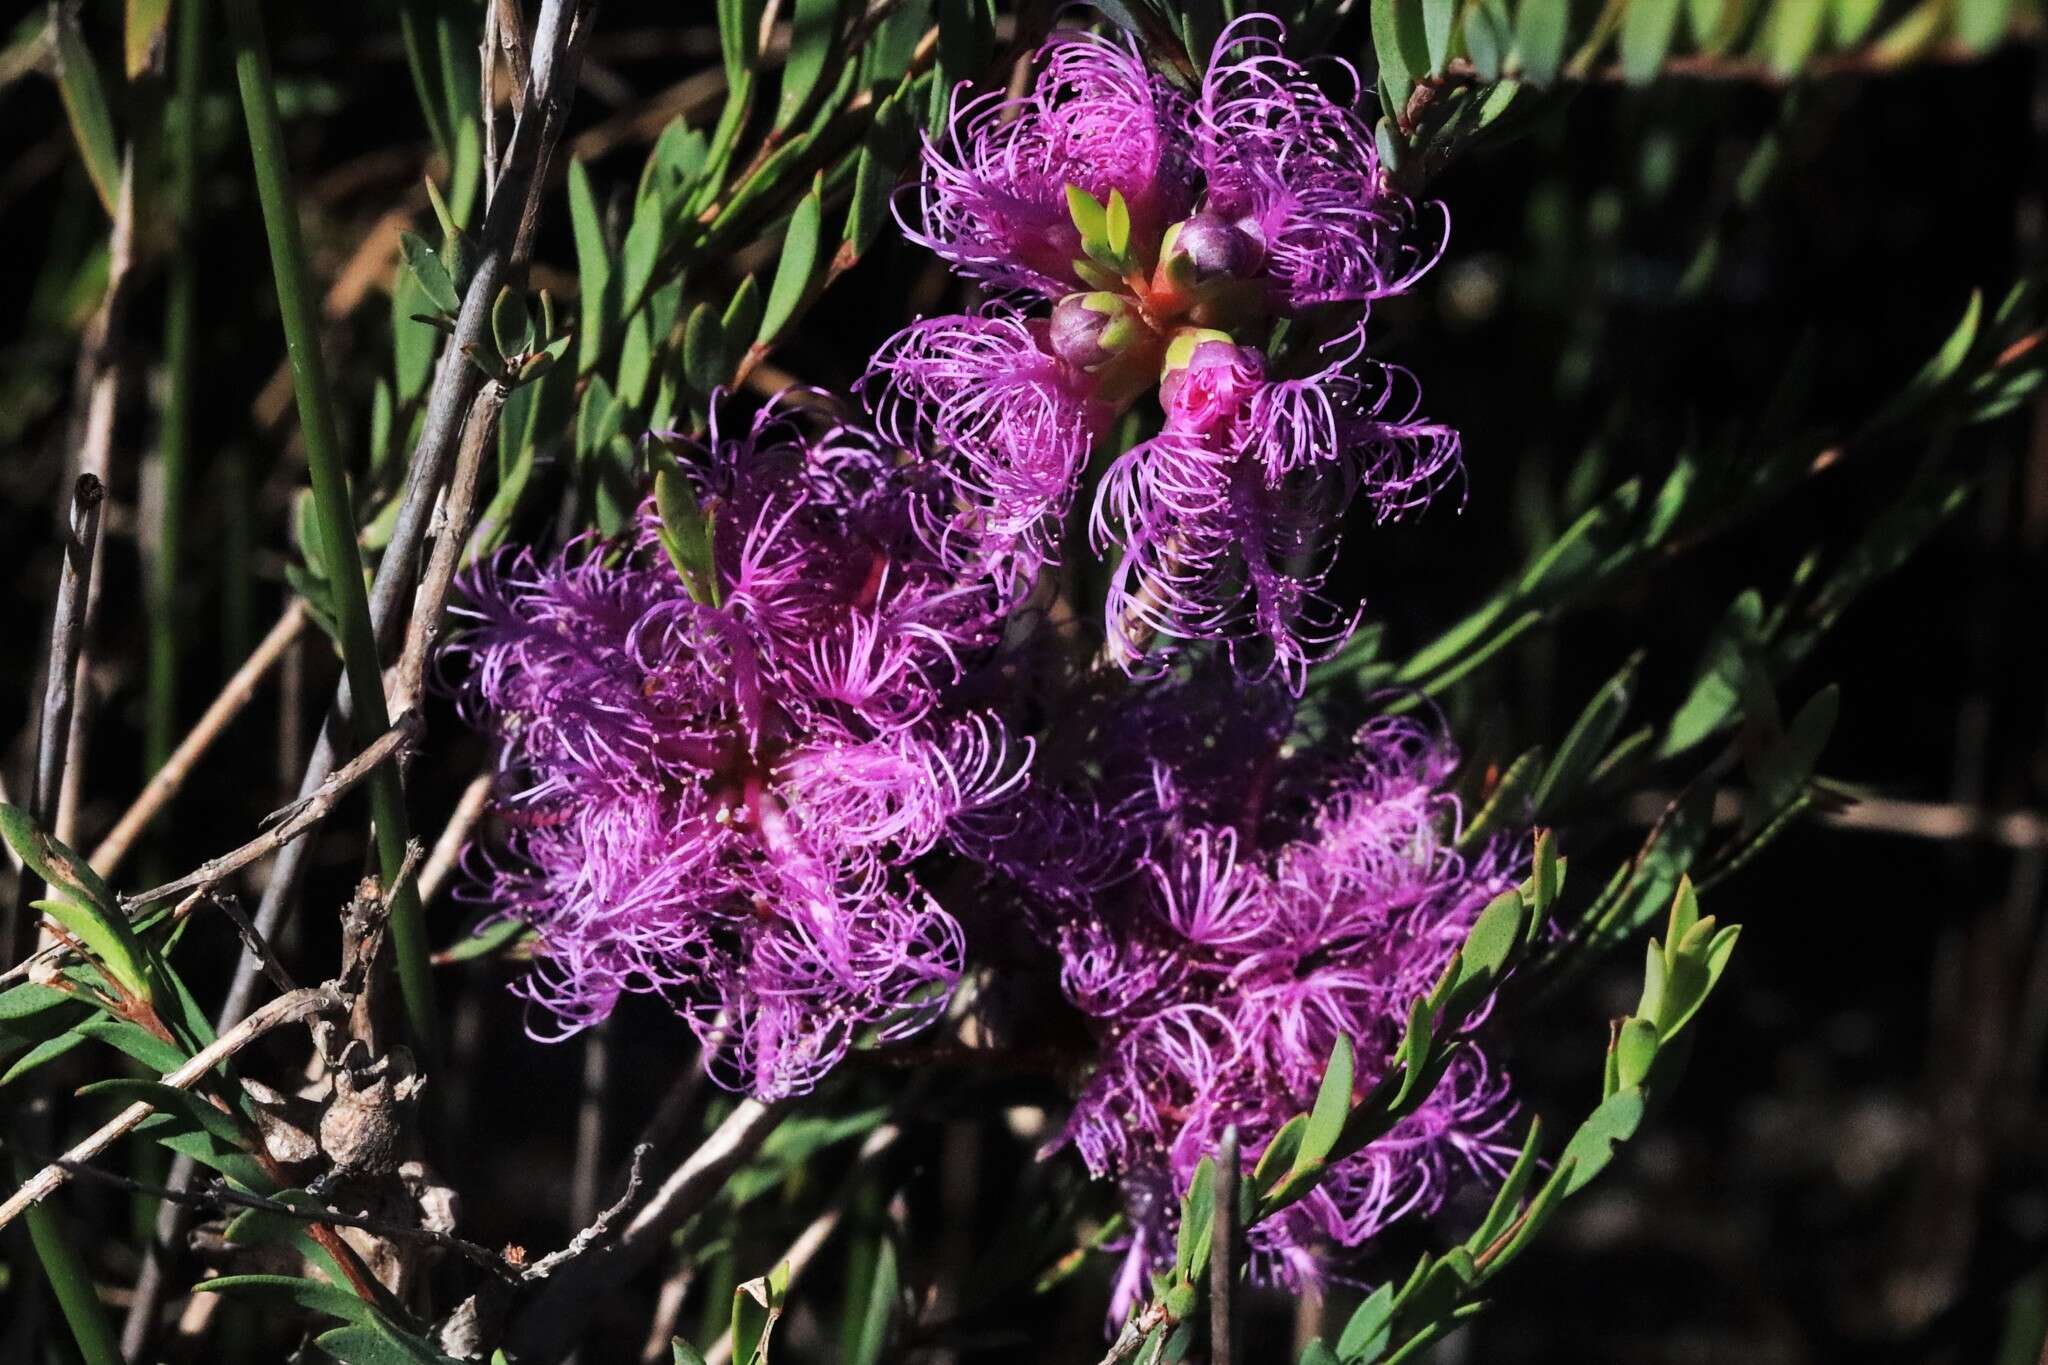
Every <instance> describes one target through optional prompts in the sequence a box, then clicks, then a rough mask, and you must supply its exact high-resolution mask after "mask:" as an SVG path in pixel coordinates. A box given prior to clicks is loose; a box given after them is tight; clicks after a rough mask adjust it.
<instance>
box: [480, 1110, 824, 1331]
mask: <svg viewBox="0 0 2048 1365" xmlns="http://www.w3.org/2000/svg"><path fill="white" fill-rule="evenodd" d="M789 1107H790V1102H789V1101H787V1100H778V1101H776V1102H775V1103H773V1104H762V1103H760V1102H759V1101H757V1100H741V1101H740V1102H739V1104H738V1105H737V1106H736V1107H735V1108H734V1109H733V1111H732V1113H731V1114H729V1115H728V1116H727V1117H726V1120H725V1122H724V1123H721V1124H720V1125H719V1126H718V1129H717V1131H715V1132H713V1133H712V1134H711V1136H710V1137H708V1138H706V1139H705V1140H704V1142H703V1144H702V1145H701V1146H699V1147H698V1148H697V1150H696V1151H694V1152H692V1153H690V1155H689V1157H688V1158H686V1159H685V1160H684V1161H683V1163H682V1164H681V1165H679V1166H677V1167H676V1169H675V1170H674V1171H672V1172H670V1173H669V1176H668V1178H667V1179H666V1180H664V1181H662V1182H661V1185H660V1186H659V1187H658V1188H657V1189H656V1190H655V1191H654V1192H653V1193H652V1194H651V1195H649V1196H648V1198H647V1201H646V1202H645V1203H644V1204H642V1205H641V1206H640V1208H639V1210H638V1211H637V1212H635V1214H634V1215H633V1220H632V1221H631V1222H630V1223H628V1224H627V1225H626V1228H625V1231H623V1232H621V1233H620V1234H619V1238H618V1240H617V1241H616V1242H614V1243H612V1244H611V1245H609V1246H606V1247H603V1248H601V1249H599V1250H597V1251H595V1252H593V1253H592V1254H590V1255H587V1256H584V1257H582V1258H581V1259H579V1260H576V1261H572V1262H570V1263H569V1264H567V1265H565V1266H563V1267H561V1269H560V1270H559V1271H557V1272H556V1273H555V1274H554V1276H553V1277H552V1278H551V1279H550V1280H549V1281H548V1287H547V1289H546V1290H545V1291H543V1292H542V1293H541V1294H540V1296H539V1297H537V1298H536V1299H534V1300H533V1301H532V1302H531V1303H529V1304H527V1305H526V1307H525V1308H524V1309H523V1310H521V1312H520V1313H519V1315H518V1316H517V1317H515V1318H514V1319H513V1321H512V1326H511V1330H510V1331H509V1332H508V1333H507V1335H506V1342H505V1344H506V1352H507V1354H509V1355H511V1356H513V1357H514V1358H516V1359H518V1360H520V1361H523V1362H527V1365H546V1362H551V1361H556V1360H559V1359H561V1357H562V1356H563V1354H564V1353H566V1352H567V1351H568V1350H569V1348H570V1347H572V1346H573V1345H575V1342H576V1339H577V1337H579V1336H581V1335H582V1333H583V1326H584V1324H585V1323H586V1322H587V1321H588V1320H589V1318H590V1314H591V1311H592V1310H593V1309H594V1308H595V1307H596V1306H597V1304H598V1303H599V1301H601V1300H602V1298H603V1297H604V1293H605V1291H606V1290H607V1289H608V1288H610V1287H612V1286H615V1285H618V1284H621V1283H623V1282H624V1281H625V1280H627V1279H628V1278H630V1277H631V1276H632V1275H633V1274H634V1273H635V1272H636V1271H638V1270H639V1269H640V1268H641V1267H642V1266H644V1265H646V1264H647V1262H648V1261H650V1260H652V1259H653V1257H654V1256H655V1254H656V1253H657V1252H659V1251H660V1250H661V1248H662V1247H664V1246H666V1245H668V1239H669V1234H670V1233H672V1232H674V1231H675V1230H676V1229H677V1228H678V1227H680V1226H682V1224H683V1223H684V1222H685V1221H686V1220H687V1219H689V1218H690V1217H691V1216H692V1215H693V1214H695V1213H697V1212H699V1211H700V1210H702V1209H703V1208H704V1207H705V1205H707V1204H709V1203H710V1202H711V1200H712V1199H713V1198H714V1197H716V1195H717V1194H718V1192H719V1191H720V1190H721V1189H723V1188H724V1187H725V1182H726V1179H727V1177H729V1176H730V1175H731V1174H732V1173H733V1171H735V1170H737V1169H738V1168H739V1166H740V1165H741V1164H742V1163H744V1162H745V1161H746V1160H747V1159H748V1158H749V1157H751V1156H752V1155H753V1154H754V1151H755V1149H757V1148H758V1147H760V1145H761V1143H762V1142H763V1141H764V1140H765V1139H766V1138H767V1136H768V1134H770V1133H772V1132H773V1131H775V1128H776V1125H778V1124H779V1123H781V1122H782V1119H783V1116H784V1115H785V1114H786V1113H788V1111H789Z"/></svg>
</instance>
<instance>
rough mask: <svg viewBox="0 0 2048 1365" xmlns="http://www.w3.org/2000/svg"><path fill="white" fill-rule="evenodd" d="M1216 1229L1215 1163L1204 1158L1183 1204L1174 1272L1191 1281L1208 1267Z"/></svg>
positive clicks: (1191, 1179) (1182, 1199) (1176, 1242)
mask: <svg viewBox="0 0 2048 1365" xmlns="http://www.w3.org/2000/svg"><path fill="white" fill-rule="evenodd" d="M1215 1226H1216V1163H1215V1162H1214V1161H1212V1160H1211V1159H1210V1158H1208V1157H1206V1156H1205V1157H1203V1158H1202V1159H1201V1160H1200V1161H1199V1162H1197V1163H1196V1165H1195V1173H1194V1175H1193V1176H1192V1177H1191V1178H1190V1179H1189V1180H1188V1192H1187V1193H1186V1194H1184V1195H1182V1196H1181V1200H1180V1229H1179V1233H1178V1235H1177V1237H1176V1238H1175V1242H1174V1253H1173V1271H1174V1274H1175V1275H1176V1276H1177V1277H1178V1278H1180V1279H1182V1280H1188V1279H1192V1278H1194V1277H1195V1276H1196V1275H1199V1274H1200V1273H1201V1272H1202V1270H1203V1268H1204V1267H1205V1266H1206V1265H1207V1264H1208V1260H1209V1247H1210V1238H1211V1237H1212V1236H1213V1235H1214V1231H1215Z"/></svg>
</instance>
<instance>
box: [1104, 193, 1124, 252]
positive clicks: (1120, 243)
mask: <svg viewBox="0 0 2048 1365" xmlns="http://www.w3.org/2000/svg"><path fill="white" fill-rule="evenodd" d="M1102 220H1103V233H1104V237H1105V240H1106V241H1108V243H1109V254H1110V255H1111V256H1113V257H1115V258H1116V259H1117V260H1119V261H1123V260H1126V259H1128V258H1129V254H1130V249H1131V206H1130V205H1129V204H1126V203H1125V202H1124V192H1123V191H1122V190H1111V191H1110V192H1109V204H1108V206H1107V207H1106V208H1104V210H1103V214H1102Z"/></svg>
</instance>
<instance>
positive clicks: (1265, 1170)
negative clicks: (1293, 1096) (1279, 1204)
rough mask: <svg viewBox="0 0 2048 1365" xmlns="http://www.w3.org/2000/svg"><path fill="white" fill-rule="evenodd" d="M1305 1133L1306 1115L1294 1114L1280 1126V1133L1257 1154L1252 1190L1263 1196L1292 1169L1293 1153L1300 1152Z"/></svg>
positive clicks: (1306, 1127) (1253, 1169)
mask: <svg viewBox="0 0 2048 1365" xmlns="http://www.w3.org/2000/svg"><path fill="white" fill-rule="evenodd" d="M1307 1132H1308V1115H1306V1114H1296V1115H1295V1116H1294V1117H1293V1118H1291V1119H1289V1120H1287V1122H1285V1123H1283V1124H1281V1125H1280V1131H1279V1132H1277V1133H1275V1134H1273V1137H1272V1139H1271V1140H1270V1141H1269V1142H1267V1143H1266V1150H1265V1151H1263V1152H1261V1153H1259V1161H1258V1164H1257V1165H1256V1166H1254V1167H1253V1168H1252V1181H1251V1183H1252V1186H1253V1188H1255V1189H1256V1190H1258V1192H1259V1193H1261V1194H1264V1193H1266V1192H1267V1191H1269V1190H1271V1189H1273V1188H1274V1187H1275V1186H1276V1185H1278V1184H1279V1183H1280V1180H1281V1178H1282V1177H1284V1176H1285V1175H1287V1173H1288V1172H1289V1171H1291V1170H1293V1169H1294V1156H1295V1153H1297V1152H1299V1151H1300V1150H1301V1141H1302V1136H1303V1135H1304V1134H1305V1133H1307Z"/></svg>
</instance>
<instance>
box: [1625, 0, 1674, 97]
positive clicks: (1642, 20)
mask: <svg viewBox="0 0 2048 1365" xmlns="http://www.w3.org/2000/svg"><path fill="white" fill-rule="evenodd" d="M1678 6H1679V0H1628V8H1627V10H1625V11H1624V12H1623V14H1622V16H1621V74H1622V77H1623V79H1625V80H1627V81H1628V82H1629V84H1631V85H1642V84H1644V83H1646V82H1648V81H1649V80H1651V79H1652V78H1653V77H1655V76H1656V74H1657V69H1658V68H1659V67H1661V66H1662V65H1663V64H1664V57H1665V54H1666V53H1668V52H1670V51H1671V40H1672V39H1673V38H1674V37H1676V36H1677V33H1678Z"/></svg>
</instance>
